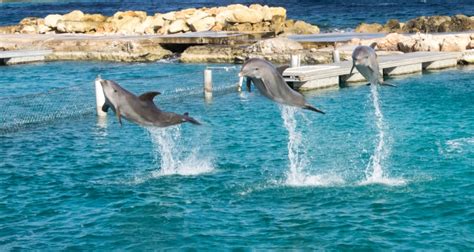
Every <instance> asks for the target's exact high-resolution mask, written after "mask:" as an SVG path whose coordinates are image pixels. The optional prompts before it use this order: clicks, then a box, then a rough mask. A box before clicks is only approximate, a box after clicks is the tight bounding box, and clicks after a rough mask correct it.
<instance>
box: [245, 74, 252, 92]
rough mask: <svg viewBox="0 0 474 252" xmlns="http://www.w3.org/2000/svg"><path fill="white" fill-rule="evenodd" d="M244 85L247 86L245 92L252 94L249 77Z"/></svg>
mask: <svg viewBox="0 0 474 252" xmlns="http://www.w3.org/2000/svg"><path fill="white" fill-rule="evenodd" d="M246 85H247V91H249V93H250V92H252V79H250V78H249V77H247V82H246Z"/></svg>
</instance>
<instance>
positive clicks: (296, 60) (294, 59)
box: [290, 54, 301, 67]
mask: <svg viewBox="0 0 474 252" xmlns="http://www.w3.org/2000/svg"><path fill="white" fill-rule="evenodd" d="M290 65H291V67H299V66H300V65H301V57H300V55H299V54H293V55H291V63H290Z"/></svg>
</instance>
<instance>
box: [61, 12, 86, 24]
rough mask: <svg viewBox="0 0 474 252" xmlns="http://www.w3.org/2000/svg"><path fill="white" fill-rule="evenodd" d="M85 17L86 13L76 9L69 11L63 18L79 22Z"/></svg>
mask: <svg viewBox="0 0 474 252" xmlns="http://www.w3.org/2000/svg"><path fill="white" fill-rule="evenodd" d="M83 18H84V13H83V12H82V11H80V10H74V11H71V12H69V13H68V14H64V15H63V20H66V21H75V22H79V21H82V19H83Z"/></svg>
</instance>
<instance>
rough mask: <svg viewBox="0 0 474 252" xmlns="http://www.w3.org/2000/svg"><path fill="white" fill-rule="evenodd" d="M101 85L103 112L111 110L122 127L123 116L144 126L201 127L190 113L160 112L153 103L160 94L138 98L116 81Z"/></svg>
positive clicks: (107, 81)
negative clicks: (187, 124)
mask: <svg viewBox="0 0 474 252" xmlns="http://www.w3.org/2000/svg"><path fill="white" fill-rule="evenodd" d="M100 84H101V86H102V89H103V91H104V96H105V104H104V105H103V106H102V111H104V112H107V111H108V109H109V108H111V109H112V110H113V111H114V112H115V114H116V116H117V119H118V121H119V123H120V125H122V119H121V118H122V116H123V117H124V118H126V119H127V120H129V121H131V122H134V123H137V124H139V125H143V126H155V127H168V126H172V125H176V124H180V123H184V122H190V123H192V124H196V125H200V123H199V122H198V121H196V120H195V119H194V118H192V117H190V116H189V115H188V113H184V114H183V115H179V114H176V113H171V112H165V111H162V110H160V109H159V108H158V107H157V106H156V105H155V103H153V98H154V97H155V96H157V95H159V94H160V92H146V93H144V94H142V95H140V96H136V95H134V94H132V93H131V92H129V91H128V90H126V89H125V88H123V87H121V86H120V85H119V84H117V83H116V82H114V81H111V80H100Z"/></svg>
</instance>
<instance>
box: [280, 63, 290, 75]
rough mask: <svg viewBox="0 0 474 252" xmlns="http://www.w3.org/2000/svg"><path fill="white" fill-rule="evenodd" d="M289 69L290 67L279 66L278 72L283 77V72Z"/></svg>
mask: <svg viewBox="0 0 474 252" xmlns="http://www.w3.org/2000/svg"><path fill="white" fill-rule="evenodd" d="M289 67H290V66H289V65H283V66H279V67H277V71H278V72H279V73H280V74H281V75H283V72H285V70H286V69H287V68H289Z"/></svg>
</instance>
